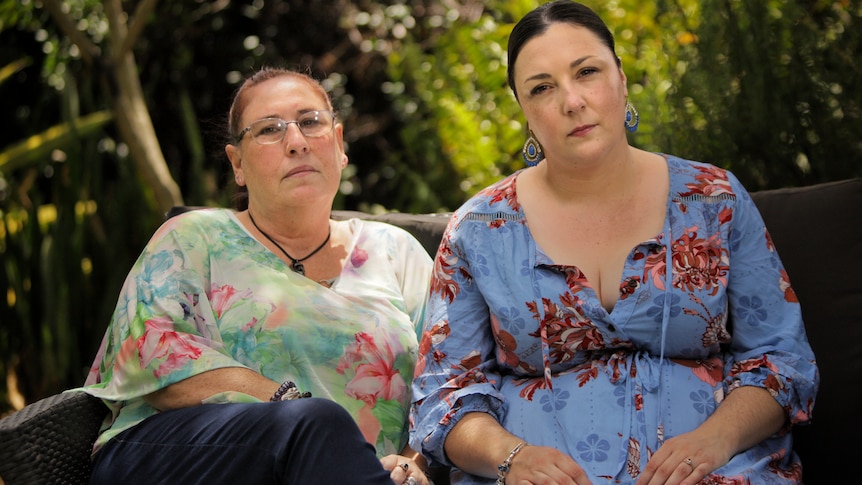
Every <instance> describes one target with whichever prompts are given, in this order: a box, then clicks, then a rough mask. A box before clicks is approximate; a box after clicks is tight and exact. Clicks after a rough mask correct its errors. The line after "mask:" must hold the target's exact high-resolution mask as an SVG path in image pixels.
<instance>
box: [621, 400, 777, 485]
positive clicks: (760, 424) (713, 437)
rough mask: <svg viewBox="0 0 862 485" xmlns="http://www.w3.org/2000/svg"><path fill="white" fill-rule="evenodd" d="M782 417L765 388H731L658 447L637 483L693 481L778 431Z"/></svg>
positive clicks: (653, 484)
mask: <svg viewBox="0 0 862 485" xmlns="http://www.w3.org/2000/svg"><path fill="white" fill-rule="evenodd" d="M785 419H786V416H785V415H784V410H783V409H782V408H781V406H780V405H779V404H778V402H777V401H776V400H775V399H774V398H773V397H772V395H770V393H769V391H767V390H766V389H762V388H759V387H752V386H743V387H739V388H737V389H734V390H733V392H731V393H730V394H728V395H727V396H726V397H725V399H724V401H722V402H721V404H720V405H719V406H718V408H717V409H716V410H715V412H714V413H713V414H712V416H710V417H709V418H708V419H707V420H706V421H704V423H703V424H701V425H700V426H698V427H697V428H696V429H694V430H692V431H690V432H688V433H683V434H681V435H678V436H674V437H673V438H671V439H669V440H667V441H666V442H665V443H664V444H663V445H661V447H659V449H658V451H656V452H655V454H653V455H652V457H650V459H649V461H648V462H647V465H646V467H645V468H644V470H643V473H642V474H641V476H640V477H639V478H638V481H637V485H693V484H695V483H698V482H699V481H700V480H702V479H703V478H704V477H706V476H707V475H708V474H710V473H712V472H713V471H715V470H716V469H717V468H720V467H722V466H724V465H725V464H727V462H728V461H730V459H731V458H733V456H734V455H735V454H737V453H739V452H741V451H743V450H747V449H748V448H751V447H752V446H754V445H755V444H757V443H759V442H761V441H763V440H764V439H766V438H768V437H769V436H771V435H772V434H774V433H776V432H777V431H779V430H780V429H781V427H782V426H783V425H784V420H785Z"/></svg>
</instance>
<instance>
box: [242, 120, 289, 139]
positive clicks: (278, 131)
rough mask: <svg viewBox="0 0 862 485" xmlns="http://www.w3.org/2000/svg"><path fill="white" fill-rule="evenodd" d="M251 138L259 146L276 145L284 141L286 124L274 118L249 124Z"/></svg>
mask: <svg viewBox="0 0 862 485" xmlns="http://www.w3.org/2000/svg"><path fill="white" fill-rule="evenodd" d="M249 131H251V136H253V137H254V141H256V142H258V143H260V144H261V145H269V144H271V143H278V142H280V141H281V140H283V139H284V132H285V131H287V123H285V122H284V121H283V120H279V119H276V118H267V119H263V120H258V121H255V122H254V123H252V124H251V130H249Z"/></svg>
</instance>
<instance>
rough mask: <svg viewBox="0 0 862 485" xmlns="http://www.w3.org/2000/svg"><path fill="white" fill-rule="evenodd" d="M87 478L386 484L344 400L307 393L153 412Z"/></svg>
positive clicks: (151, 484) (103, 452)
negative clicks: (277, 399)
mask: <svg viewBox="0 0 862 485" xmlns="http://www.w3.org/2000/svg"><path fill="white" fill-rule="evenodd" d="M90 483H93V484H112V485H116V484H120V485H133V484H138V483H140V484H147V485H155V484H171V485H174V484H183V485H186V484H195V483H205V484H222V483H224V484H234V483H236V484H249V485H256V484H303V485H307V484H322V485H330V484H332V485H335V484H338V485H343V484H354V483H355V484H363V485H364V484H368V485H378V484H379V485H392V480H391V479H390V478H389V472H387V471H386V470H384V469H383V466H382V465H381V464H380V460H379V459H378V458H377V456H376V454H375V451H374V447H373V446H371V445H370V444H368V443H367V442H366V441H365V439H364V438H363V437H362V434H361V433H360V431H359V428H358V427H357V426H356V423H355V422H354V421H353V418H351V417H350V415H349V414H348V413H347V411H346V410H344V408H342V407H341V406H340V405H338V404H337V403H335V402H333V401H329V400H327V399H316V398H309V399H297V400H293V401H281V402H277V403H249V404H244V403H242V404H240V403H237V404H203V405H200V406H194V407H191V408H184V409H178V410H175V411H166V412H163V413H159V414H157V415H155V416H152V417H150V418H147V419H146V420H144V421H143V422H141V423H139V424H138V425H136V426H135V427H133V428H130V429H128V430H126V431H124V432H122V433H120V434H119V435H117V436H116V437H115V438H114V439H112V440H110V441H109V442H108V443H106V444H105V446H104V447H103V448H102V449H100V450H99V451H98V452H97V453H96V456H95V458H94V461H93V471H92V475H91V479H90Z"/></svg>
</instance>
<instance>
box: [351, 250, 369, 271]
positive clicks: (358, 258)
mask: <svg viewBox="0 0 862 485" xmlns="http://www.w3.org/2000/svg"><path fill="white" fill-rule="evenodd" d="M366 261H368V251H366V250H364V249H362V248H360V247H356V248H354V249H353V253H352V254H351V255H350V264H351V265H352V266H353V267H354V268H359V267H362V265H363V264H365V262H366Z"/></svg>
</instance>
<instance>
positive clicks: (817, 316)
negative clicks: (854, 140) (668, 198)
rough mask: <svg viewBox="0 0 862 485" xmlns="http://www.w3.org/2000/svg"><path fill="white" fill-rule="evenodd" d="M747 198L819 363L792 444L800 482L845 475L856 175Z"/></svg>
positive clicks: (858, 227)
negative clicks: (815, 385) (812, 397)
mask: <svg viewBox="0 0 862 485" xmlns="http://www.w3.org/2000/svg"><path fill="white" fill-rule="evenodd" d="M752 198H753V199H754V202H755V203H756V204H757V207H758V209H760V212H761V214H762V215H763V219H764V221H765V222H766V227H767V229H768V230H769V233H770V234H771V235H772V239H773V242H774V243H775V247H776V249H777V250H778V254H779V256H781V259H782V262H783V263H784V266H785V268H786V269H787V274H788V275H789V277H790V284H791V285H792V286H793V288H794V290H795V291H796V295H797V296H798V298H799V302H800V304H801V305H802V316H803V319H804V320H805V329H806V332H807V333H808V340H809V342H811V346H812V348H813V349H814V354H815V356H816V358H817V364H818V366H819V368H820V390H819V392H818V394H817V403H816V404H815V406H814V415H813V419H812V422H811V424H810V425H809V426H801V427H797V428H796V429H795V430H794V436H795V437H796V445H795V449H796V451H797V452H798V453H799V455H800V456H801V457H802V466H803V476H804V477H805V482H806V483H813V484H818V483H845V482H844V480H845V479H846V478H847V475H846V473H847V472H848V470H850V469H851V468H852V467H853V463H855V462H856V461H855V460H856V459H857V450H858V447H857V446H853V445H851V444H850V443H852V440H854V439H855V437H856V436H858V435H860V434H862V407H860V405H859V401H858V400H857V399H856V398H855V397H854V396H856V395H857V394H858V393H857V391H854V390H852V389H853V387H854V386H855V385H856V379H859V378H860V376H862V217H860V216H859V213H860V212H859V211H860V210H862V179H852V180H845V181H840V182H830V183H824V184H819V185H813V186H810V187H799V188H791V189H778V190H768V191H761V192H755V193H753V194H752Z"/></svg>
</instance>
